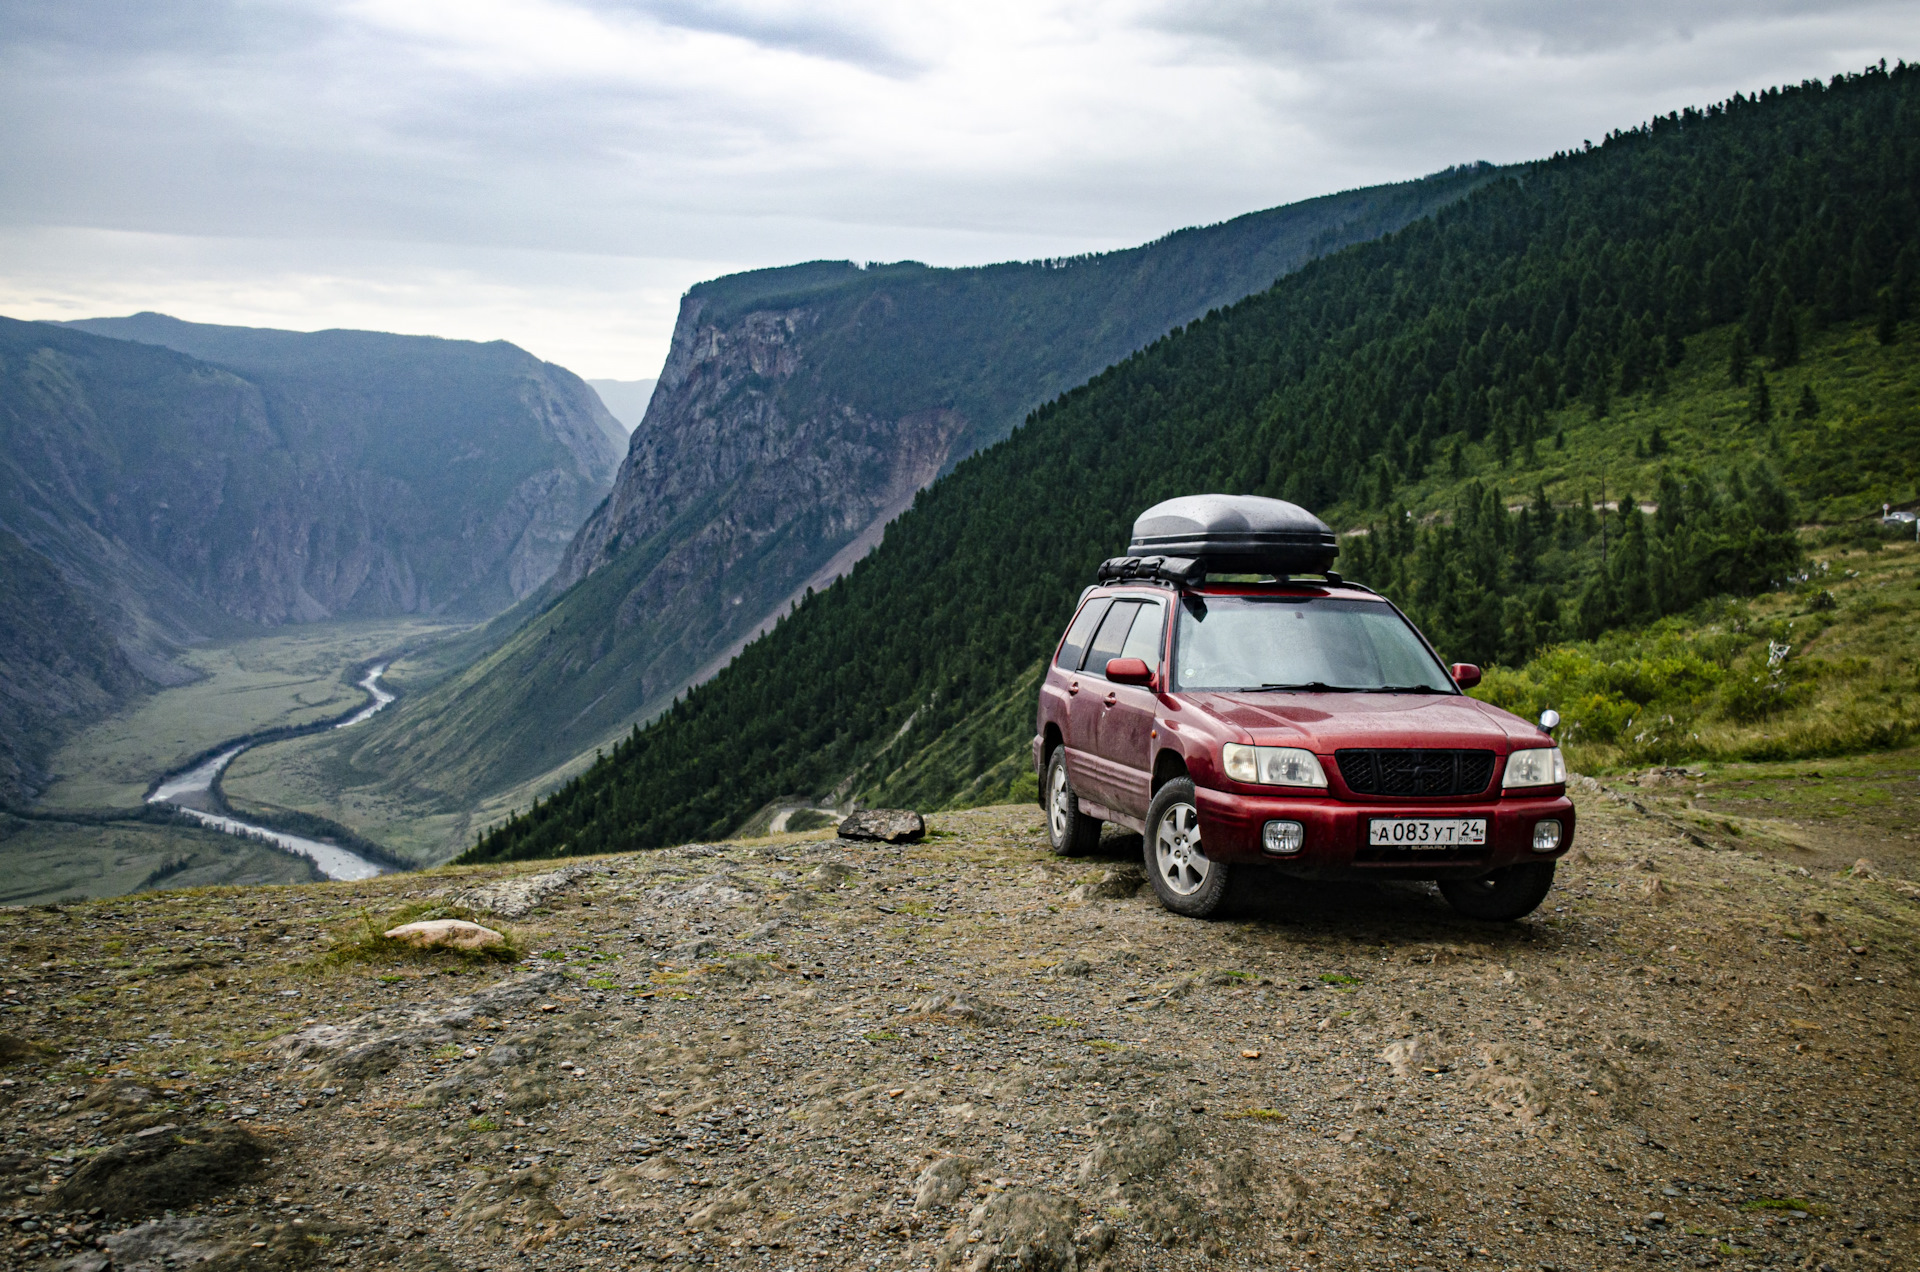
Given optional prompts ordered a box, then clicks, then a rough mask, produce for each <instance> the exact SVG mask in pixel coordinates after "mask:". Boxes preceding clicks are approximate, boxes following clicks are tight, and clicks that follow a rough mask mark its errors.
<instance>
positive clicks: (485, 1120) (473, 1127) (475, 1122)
mask: <svg viewBox="0 0 1920 1272" xmlns="http://www.w3.org/2000/svg"><path fill="white" fill-rule="evenodd" d="M467 1129H468V1130H470V1131H473V1132H475V1133H482V1132H486V1131H497V1130H499V1129H500V1123H498V1122H496V1121H494V1120H493V1119H492V1118H491V1117H488V1116H487V1115H486V1114H485V1113H482V1114H481V1115H480V1116H479V1117H470V1118H468V1119H467Z"/></svg>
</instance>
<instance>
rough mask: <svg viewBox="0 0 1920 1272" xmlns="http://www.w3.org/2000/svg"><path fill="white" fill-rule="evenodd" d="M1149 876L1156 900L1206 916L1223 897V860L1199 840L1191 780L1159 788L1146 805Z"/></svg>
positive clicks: (1189, 914)
mask: <svg viewBox="0 0 1920 1272" xmlns="http://www.w3.org/2000/svg"><path fill="white" fill-rule="evenodd" d="M1143 853H1144V855H1145V857H1146V867H1147V876H1148V877H1149V878H1151V879H1152V880H1153V890H1154V893H1155V894H1156V895H1157V896H1159V898H1160V904H1161V905H1164V906H1165V907H1167V909H1169V910H1172V911H1173V912H1174V913H1175V914H1184V915H1186V916H1187V917H1188V918H1193V919H1204V918H1206V917H1207V916H1208V915H1210V914H1212V913H1213V912H1214V911H1215V910H1218V909H1219V908H1220V906H1221V903H1222V902H1224V901H1225V900H1226V899H1227V876H1228V874H1229V873H1230V870H1229V867H1228V866H1227V863H1226V862H1224V861H1215V860H1213V859H1212V858H1210V857H1208V856H1207V853H1206V849H1205V848H1204V847H1203V846H1202V844H1201V842H1200V809H1199V806H1198V805H1196V804H1195V803H1194V798H1193V782H1192V781H1191V779H1188V778H1184V777H1178V778H1175V779H1174V780H1173V781H1171V782H1168V783H1167V784H1166V785H1165V786H1162V787H1161V788H1160V793H1159V794H1158V795H1155V796H1154V797H1153V803H1152V805H1150V806H1149V807H1148V809H1147V833H1146V842H1145V844H1144V846H1143Z"/></svg>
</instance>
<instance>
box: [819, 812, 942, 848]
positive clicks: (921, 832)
mask: <svg viewBox="0 0 1920 1272" xmlns="http://www.w3.org/2000/svg"><path fill="white" fill-rule="evenodd" d="M926 833H927V823H926V821H925V819H923V818H922V817H921V816H920V814H918V813H916V812H914V811H913V810H912V809H908V808H869V809H864V810H862V811H860V812H857V813H851V814H849V815H848V817H847V819H846V820H845V821H843V822H841V823H840V838H842V839H869V840H875V841H878V842H880V843H888V844H911V843H918V842H919V841H920V839H921V838H922V837H923V836H925V835H926Z"/></svg>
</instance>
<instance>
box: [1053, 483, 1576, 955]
mask: <svg viewBox="0 0 1920 1272" xmlns="http://www.w3.org/2000/svg"><path fill="white" fill-rule="evenodd" d="M1129 551H1130V552H1131V553H1132V555H1129V556H1127V557H1121V558H1115V559H1114V560H1111V561H1108V562H1106V563H1105V564H1104V565H1102V566H1101V567H1100V574H1099V578H1100V582H1099V583H1098V584H1097V585H1095V586H1094V587H1090V588H1088V589H1087V590H1086V592H1085V593H1083V594H1082V596H1081V598H1080V605H1079V608H1078V609H1077V610H1076V612H1075V614H1074V616H1073V621H1072V622H1071V623H1069V624H1068V626H1067V631H1066V635H1064V636H1063V637H1062V638H1061V640H1060V644H1059V647H1058V648H1057V649H1056V650H1055V652H1054V656H1053V661H1052V664H1051V665H1050V666H1049V667H1048V669H1047V676H1046V679H1045V681H1044V682H1043V683H1042V685H1041V688H1040V709H1039V716H1038V720H1037V722H1036V726H1035V731H1034V738H1033V758H1034V763H1035V766H1036V767H1037V768H1038V770H1039V772H1040V776H1041V782H1040V792H1041V804H1042V806H1043V807H1044V808H1045V809H1046V812H1047V829H1048V833H1049V836H1050V838H1051V840H1052V844H1053V849H1054V851H1055V852H1057V853H1061V854H1063V855H1066V854H1071V853H1077V852H1082V851H1085V850H1087V849H1089V848H1091V847H1092V846H1093V845H1094V844H1095V843H1096V842H1097V841H1098V839H1099V835H1100V823H1101V822H1102V821H1110V822H1116V823H1118V824H1120V825H1122V826H1126V827H1129V828H1131V829H1133V830H1136V831H1139V832H1140V833H1141V835H1142V836H1143V837H1144V839H1145V846H1144V856H1145V859H1146V869H1147V874H1148V876H1149V877H1150V878H1152V880H1153V887H1154V891H1155V892H1156V893H1158V894H1159V897H1160V901H1161V903H1162V904H1163V905H1165V906H1166V907H1167V908H1168V909H1170V910H1173V911H1175V912H1176V913H1179V914H1186V915H1192V916H1195V917H1204V916H1206V915H1208V914H1211V913H1213V912H1214V911H1215V910H1216V909H1218V908H1219V906H1220V904H1221V902H1222V901H1223V900H1224V899H1225V898H1226V896H1227V894H1228V891H1229V888H1230V883H1231V879H1232V877H1233V873H1234V871H1235V870H1237V869H1239V868H1241V867H1243V866H1254V865H1264V866H1270V867H1276V868H1278V869H1280V870H1281V871H1284V872H1286V873H1289V874H1293V875H1299V876H1302V877H1308V878H1332V879H1357V878H1362V877H1374V878H1381V877H1389V878H1400V879H1433V880H1437V881H1438V883H1439V887H1440V891H1441V893H1442V894H1443V895H1444V896H1445V897H1446V898H1447V900H1448V902H1449V903H1451V904H1452V906H1453V907H1454V908H1455V909H1456V910H1458V911H1460V912H1461V913H1462V914H1465V915H1468V916H1471V917H1473V918H1479V919H1515V918H1519V917H1520V916H1521V915H1524V914H1527V913H1529V912H1530V911H1532V910H1533V909H1534V907H1535V906H1537V905H1539V904H1540V902H1541V900H1542V899H1543V898H1544V897H1545V896H1546V895H1547V891H1548V889H1550V888H1551V887H1552V886H1553V873H1554V862H1555V861H1556V860H1557V859H1558V858H1559V857H1560V856H1562V855H1563V854H1564V853H1566V851H1567V850H1568V849H1569V848H1570V847H1571V846H1572V844H1573V828H1574V814H1573V804H1572V802H1571V801H1570V800H1568V799H1567V796H1566V780H1567V774H1566V764H1565V761H1564V760H1562V758H1561V755H1560V751H1559V748H1558V747H1556V746H1555V745H1554V742H1553V738H1552V736H1551V734H1550V733H1549V732H1548V730H1549V729H1551V728H1552V727H1553V725H1555V724H1557V723H1558V717H1557V716H1555V715H1554V714H1553V713H1551V712H1549V713H1547V714H1546V715H1545V716H1543V717H1542V721H1541V724H1540V725H1533V724H1530V723H1528V722H1527V721H1525V720H1522V719H1520V718H1519V717H1518V716H1515V715H1512V714H1510V713H1508V712H1506V711H1502V710H1500V709H1499V708H1498V707H1494V706H1490V705H1488V704H1486V703H1484V702H1478V701H1476V700H1474V699H1472V698H1469V697H1467V696H1466V695H1465V694H1464V693H1463V692H1462V690H1464V689H1470V688H1472V687H1473V686H1474V685H1475V684H1477V683H1478V682H1479V679H1480V670H1479V668H1477V667H1474V666H1471V665H1469V664H1465V663H1457V664H1455V665H1454V666H1452V667H1451V668H1448V667H1447V666H1445V665H1444V664H1442V663H1441V661H1440V658H1439V656H1438V655H1437V654H1436V653H1434V650H1433V647H1432V646H1431V645H1430V644H1428V643H1427V640H1426V638H1425V637H1424V636H1422V635H1421V634H1420V632H1419V630H1418V629H1417V628H1415V627H1414V625H1413V624H1412V623H1411V622H1409V621H1408V620H1407V617H1406V615H1404V614H1402V613H1401V612H1400V610H1399V609H1398V608H1397V607H1396V606H1395V605H1394V604H1393V603H1392V602H1391V601H1388V600H1387V599H1386V598H1385V597H1382V596H1380V595H1378V594H1377V593H1375V592H1374V591H1372V590H1371V589H1370V588H1367V587H1364V586H1361V585H1360V584H1357V583H1349V582H1345V581H1343V580H1342V579H1341V578H1340V576H1339V575H1338V574H1335V573H1333V572H1332V571H1330V570H1328V569H1327V568H1326V567H1327V566H1328V565H1329V564H1331V562H1332V559H1333V555H1334V552H1335V551H1336V547H1335V543H1334V539H1333V535H1332V533H1331V532H1330V531H1329V530H1328V529H1327V527H1326V525H1325V524H1324V523H1323V522H1321V521H1320V520H1319V518H1317V517H1314V516H1313V515H1312V514H1310V513H1308V512H1306V511H1304V510H1303V509H1300V508H1298V507H1295V506H1294V505H1293V504H1289V503H1283V502H1282V501H1280V500H1277V499H1260V498H1255V497H1252V496H1229V495H1196V496H1189V497H1187V498H1184V499H1174V500H1169V501H1167V502H1166V503H1163V504H1159V505H1156V506H1155V507H1153V508H1150V509H1148V510H1147V511H1146V512H1145V513H1143V514H1142V515H1141V517H1140V519H1139V520H1138V521H1137V522H1135V524H1134V538H1133V543H1132V545H1131V547H1130V549H1129ZM1306 571H1312V572H1313V573H1314V574H1315V575H1316V576H1317V577H1312V578H1301V577H1298V575H1299V574H1301V573H1303V572H1306Z"/></svg>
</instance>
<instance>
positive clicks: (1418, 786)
mask: <svg viewBox="0 0 1920 1272" xmlns="http://www.w3.org/2000/svg"><path fill="white" fill-rule="evenodd" d="M1333 757H1334V759H1336V760H1338V761H1339V762H1340V776H1341V777H1342V778H1344V779H1345V780H1346V783H1347V788H1348V789H1349V790H1351V791H1353V792H1355V793H1356V794H1359V795H1402V796H1420V795H1478V794H1479V793H1480V792H1481V791H1484V790H1486V789H1487V784H1488V783H1489V782H1491V781H1493V752H1492V751H1374V750H1361V749H1358V748H1353V749H1349V750H1344V751H1335V752H1334V753H1333Z"/></svg>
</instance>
